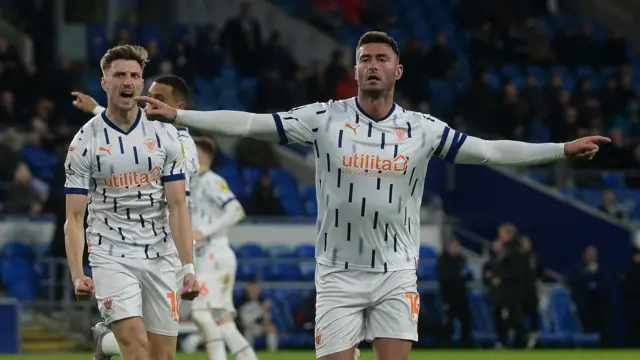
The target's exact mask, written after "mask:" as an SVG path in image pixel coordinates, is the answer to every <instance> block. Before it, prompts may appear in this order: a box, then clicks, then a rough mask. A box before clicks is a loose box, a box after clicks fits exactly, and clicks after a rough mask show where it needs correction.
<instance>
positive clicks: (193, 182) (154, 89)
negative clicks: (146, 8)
mask: <svg viewBox="0 0 640 360" xmlns="http://www.w3.org/2000/svg"><path fill="white" fill-rule="evenodd" d="M148 92H149V96H151V97H152V98H154V99H158V100H160V101H164V102H166V103H167V104H169V105H170V106H172V107H175V108H177V109H186V107H187V103H188V101H189V86H188V85H187V83H186V82H185V81H184V80H183V79H182V78H180V77H179V76H175V75H165V76H161V77H159V78H157V79H155V81H154V82H153V83H152V84H151V86H150V87H149V91H148ZM71 95H73V96H75V97H76V99H75V100H74V101H73V105H74V106H75V107H77V108H78V109H80V110H83V111H85V112H87V113H90V114H94V115H99V114H100V113H102V112H103V111H104V110H105V108H104V107H102V106H100V104H98V102H97V101H96V100H95V99H93V98H92V97H91V96H89V95H86V94H84V93H81V92H77V91H74V92H72V93H71ZM176 128H177V129H178V138H179V140H180V142H181V143H182V146H183V147H184V155H185V159H186V174H185V175H186V176H185V185H186V194H187V209H188V210H189V212H190V213H191V212H192V211H193V208H194V207H195V205H194V201H193V198H194V197H193V196H192V195H191V193H192V192H194V190H195V188H196V186H197V180H198V167H199V161H198V153H197V150H196V144H195V142H194V141H193V138H192V137H191V136H190V135H189V131H188V129H187V128H185V127H183V126H176ZM176 251H177V250H176ZM183 278H184V274H183V268H182V264H178V267H177V268H176V286H177V288H178V290H182V279H183ZM92 330H93V332H94V338H95V341H96V352H95V355H94V359H95V360H110V359H111V358H112V356H114V355H120V347H119V346H118V343H117V341H116V338H115V336H114V334H113V332H112V331H111V330H110V329H109V328H108V327H107V326H106V325H105V324H104V323H103V322H99V323H98V324H96V325H95V326H94V327H93V328H92Z"/></svg>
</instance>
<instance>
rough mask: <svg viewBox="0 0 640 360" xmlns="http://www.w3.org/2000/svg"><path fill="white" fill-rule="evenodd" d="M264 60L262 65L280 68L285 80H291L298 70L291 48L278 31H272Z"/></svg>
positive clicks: (265, 47)
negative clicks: (286, 44)
mask: <svg viewBox="0 0 640 360" xmlns="http://www.w3.org/2000/svg"><path fill="white" fill-rule="evenodd" d="M262 61H263V65H262V66H264V67H267V68H275V69H278V70H280V74H281V76H283V77H284V80H290V79H291V77H292V76H293V75H294V74H295V73H296V72H297V70H298V64H297V63H296V61H295V59H294V58H293V55H292V54H291V50H290V49H289V48H288V47H287V46H285V45H284V44H283V43H282V35H281V34H280V33H279V32H278V31H273V32H271V35H270V36H269V40H268V41H267V43H266V45H265V46H264V48H263V49H262ZM296 105H300V104H296Z"/></svg>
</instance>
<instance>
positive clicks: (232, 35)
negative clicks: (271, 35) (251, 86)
mask: <svg viewBox="0 0 640 360" xmlns="http://www.w3.org/2000/svg"><path fill="white" fill-rule="evenodd" d="M224 38H225V39H226V40H225V47H226V48H227V49H229V50H230V52H231V57H232V58H233V61H234V63H235V64H236V66H237V67H238V71H239V72H240V73H241V74H242V75H245V76H255V75H257V74H258V73H259V70H260V68H259V66H260V62H259V57H258V56H257V54H258V51H259V50H260V49H261V48H262V29H261V27H260V23H259V22H258V20H256V19H255V18H254V17H253V13H252V8H251V4H249V3H242V4H241V5H240V14H239V15H238V17H236V18H234V19H231V20H230V21H229V22H228V23H227V25H226V26H225V29H224Z"/></svg>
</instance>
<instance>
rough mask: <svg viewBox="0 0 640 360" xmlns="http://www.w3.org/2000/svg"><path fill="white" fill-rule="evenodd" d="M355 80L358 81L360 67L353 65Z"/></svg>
mask: <svg viewBox="0 0 640 360" xmlns="http://www.w3.org/2000/svg"><path fill="white" fill-rule="evenodd" d="M353 78H354V79H356V80H358V66H357V65H353Z"/></svg>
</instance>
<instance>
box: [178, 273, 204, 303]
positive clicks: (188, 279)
mask: <svg viewBox="0 0 640 360" xmlns="http://www.w3.org/2000/svg"><path fill="white" fill-rule="evenodd" d="M198 296H200V284H198V280H197V279H196V276H195V275H193V274H186V275H185V276H184V280H183V281H182V293H181V294H180V297H181V298H182V300H187V301H192V300H195V298H197V297H198Z"/></svg>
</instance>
